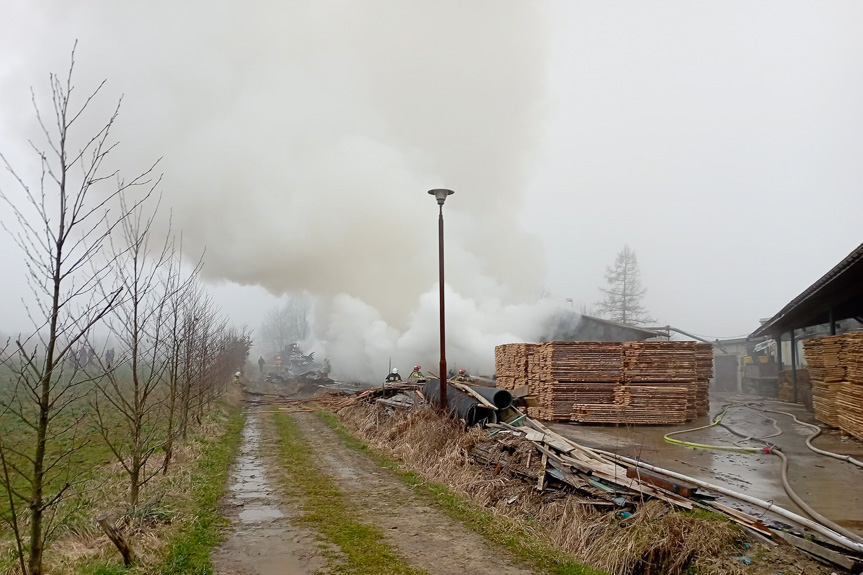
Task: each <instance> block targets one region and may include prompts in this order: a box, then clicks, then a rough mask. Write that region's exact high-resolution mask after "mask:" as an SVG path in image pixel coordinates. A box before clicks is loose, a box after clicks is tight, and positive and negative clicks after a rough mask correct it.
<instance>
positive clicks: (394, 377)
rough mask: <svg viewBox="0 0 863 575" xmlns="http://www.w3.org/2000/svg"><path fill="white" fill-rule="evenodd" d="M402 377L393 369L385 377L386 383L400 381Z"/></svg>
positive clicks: (397, 370)
mask: <svg viewBox="0 0 863 575" xmlns="http://www.w3.org/2000/svg"><path fill="white" fill-rule="evenodd" d="M401 380H402V376H400V375H399V368H397V367H394V368H393V370H392V371H391V372H390V374H389V375H388V376H387V383H393V382H395V381H401Z"/></svg>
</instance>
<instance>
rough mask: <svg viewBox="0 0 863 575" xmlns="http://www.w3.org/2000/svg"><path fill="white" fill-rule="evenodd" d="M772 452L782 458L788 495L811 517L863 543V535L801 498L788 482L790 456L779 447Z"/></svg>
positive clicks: (784, 484) (784, 483)
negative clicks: (818, 510)
mask: <svg viewBox="0 0 863 575" xmlns="http://www.w3.org/2000/svg"><path fill="white" fill-rule="evenodd" d="M770 453H772V454H773V455H778V456H779V457H780V458H781V459H782V486H783V487H784V488H785V493H787V494H788V497H790V498H791V499H792V500H793V501H794V503H796V504H797V505H798V506H799V507H800V509H802V510H803V511H805V512H806V514H807V515H808V516H809V517H811V518H812V519H814V520H815V521H817V522H819V523H821V524H822V525H824V526H826V527H829V528H830V529H832V530H833V531H835V532H836V533H841V534H842V535H844V536H845V537H847V538H849V539H851V540H853V541H857V542H858V543H863V537H860V536H859V535H857V534H856V533H854V532H853V531H849V530H847V529H845V528H844V527H842V526H841V525H839V524H838V523H834V522H833V521H831V520H829V519H827V518H826V517H824V516H823V515H821V514H820V513H818V512H817V511H815V510H814V509H812V508H811V507H810V506H809V504H807V503H806V502H805V501H803V499H801V498H800V497H799V496H798V495H797V493H795V492H794V490H793V489H791V484H790V483H789V482H788V456H786V455H785V454H784V453H782V450H780V449H778V448H773V449H771V450H770Z"/></svg>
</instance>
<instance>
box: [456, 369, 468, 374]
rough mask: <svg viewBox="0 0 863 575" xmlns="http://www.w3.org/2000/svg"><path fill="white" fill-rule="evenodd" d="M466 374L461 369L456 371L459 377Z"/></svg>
mask: <svg viewBox="0 0 863 575" xmlns="http://www.w3.org/2000/svg"><path fill="white" fill-rule="evenodd" d="M466 373H467V372H466V371H465V370H463V369H460V370H458V374H459V375H464V374H466Z"/></svg>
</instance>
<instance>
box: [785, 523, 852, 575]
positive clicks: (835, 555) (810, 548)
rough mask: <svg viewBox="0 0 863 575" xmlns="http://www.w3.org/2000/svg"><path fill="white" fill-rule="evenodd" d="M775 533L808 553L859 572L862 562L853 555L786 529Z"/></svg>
mask: <svg viewBox="0 0 863 575" xmlns="http://www.w3.org/2000/svg"><path fill="white" fill-rule="evenodd" d="M774 533H776V535H777V536H779V537H781V538H782V539H784V540H785V541H787V542H788V543H790V544H791V545H794V546H795V547H797V548H798V549H802V550H803V551H806V552H807V553H811V554H812V555H815V556H816V557H819V558H821V559H824V560H825V561H829V562H830V563H833V564H834V565H838V566H840V567H842V568H844V569H848V570H849V571H852V572H854V573H858V572H859V571H857V569H858V568H859V567H860V566H861V563H860V562H859V561H857V560H855V559H854V558H852V557H848V556H847V555H843V554H841V553H839V552H837V551H833V550H832V549H828V548H827V547H824V546H822V545H819V544H818V543H816V542H814V541H809V540H808V539H803V538H802V537H797V536H795V535H791V534H790V533H786V532H784V531H779V530H776V531H775V532H774Z"/></svg>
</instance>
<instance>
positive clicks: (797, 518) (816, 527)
mask: <svg viewBox="0 0 863 575" xmlns="http://www.w3.org/2000/svg"><path fill="white" fill-rule="evenodd" d="M588 451H592V452H594V453H598V454H601V455H605V456H607V457H611V458H612V459H614V460H616V461H620V462H622V463H628V464H630V465H634V466H636V467H640V468H642V469H647V470H648V471H655V472H656V473H662V474H663V475H666V476H668V477H671V478H673V479H678V480H680V481H686V482H687V483H691V484H693V485H695V486H697V487H703V488H704V489H708V490H710V491H715V492H716V493H721V494H722V495H726V496H728V497H732V498H734V499H737V500H738V501H744V502H746V503H750V504H752V505H755V506H756V507H760V508H762V509H764V510H767V511H771V512H773V513H776V514H777V515H779V516H781V517H784V518H786V519H788V520H789V521H793V522H794V523H796V524H797V525H801V526H803V527H807V528H809V529H811V530H812V531H815V532H816V533H819V534H821V535H822V536H824V537H826V538H827V539H829V540H830V541H833V542H834V543H837V544H839V545H841V546H843V547H846V548H848V549H851V550H852V551H856V552H858V553H863V543H859V542H858V541H857V540H856V539H851V538H849V537H846V536H844V535H842V534H841V533H838V532H836V531H834V530H832V529H830V528H829V527H826V526H824V525H821V524H820V523H818V522H816V521H813V520H811V519H808V518H806V517H803V516H802V515H798V514H797V513H794V512H793V511H789V510H787V509H785V508H783V507H780V506H778V505H774V504H773V503H772V502H768V501H764V500H763V499H758V498H756V497H752V496H749V495H746V494H745V493H739V492H737V491H732V490H731V489H727V488H725V487H722V486H719V485H714V484H712V483H708V482H706V481H701V480H700V479H696V478H694V477H689V476H688V475H683V474H682V473H677V472H674V471H671V470H668V469H663V468H661V467H656V466H655V465H650V464H647V463H644V462H643V461H638V460H637V459H631V458H629V457H624V456H622V455H617V454H615V453H611V452H608V451H604V450H601V449H588Z"/></svg>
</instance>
